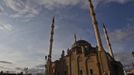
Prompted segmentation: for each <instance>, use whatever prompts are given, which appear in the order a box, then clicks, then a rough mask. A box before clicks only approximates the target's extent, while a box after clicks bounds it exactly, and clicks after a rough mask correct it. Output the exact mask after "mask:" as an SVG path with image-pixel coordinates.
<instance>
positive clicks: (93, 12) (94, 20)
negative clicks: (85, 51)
mask: <svg viewBox="0 0 134 75" xmlns="http://www.w3.org/2000/svg"><path fill="white" fill-rule="evenodd" d="M88 1H89V5H90V7H89V9H90V16H91V19H92V24H93V27H94V31H95V36H96V40H97V45H98V49H99V51H104V49H103V46H102V42H101V37H100V33H99V28H98V23H97V20H96V15H95V11H94V6H93V2H92V0H88Z"/></svg>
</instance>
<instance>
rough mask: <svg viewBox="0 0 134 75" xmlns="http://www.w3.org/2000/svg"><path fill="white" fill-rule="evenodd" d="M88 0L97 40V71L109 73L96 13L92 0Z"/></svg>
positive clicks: (104, 74) (102, 74) (101, 73)
mask: <svg viewBox="0 0 134 75" xmlns="http://www.w3.org/2000/svg"><path fill="white" fill-rule="evenodd" d="M88 1H89V9H90V16H91V19H92V24H93V28H94V32H95V36H96V40H97V45H98V53H97V56H98V57H97V58H98V63H99V66H98V67H99V73H100V75H110V67H109V63H108V59H107V55H106V53H105V51H104V48H103V46H102V41H101V37H100V32H99V28H98V23H97V20H96V14H95V10H94V6H93V2H92V0H88Z"/></svg>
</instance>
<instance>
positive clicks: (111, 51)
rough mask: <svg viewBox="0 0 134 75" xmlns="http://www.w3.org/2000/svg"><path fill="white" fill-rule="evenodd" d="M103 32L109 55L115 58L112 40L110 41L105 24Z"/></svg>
mask: <svg viewBox="0 0 134 75" xmlns="http://www.w3.org/2000/svg"><path fill="white" fill-rule="evenodd" d="M103 31H104V34H105V38H106V43H107V48H108V49H109V53H110V55H111V56H112V57H113V58H114V54H113V50H112V47H111V43H110V39H109V36H108V32H107V28H106V26H105V25H104V24H103Z"/></svg>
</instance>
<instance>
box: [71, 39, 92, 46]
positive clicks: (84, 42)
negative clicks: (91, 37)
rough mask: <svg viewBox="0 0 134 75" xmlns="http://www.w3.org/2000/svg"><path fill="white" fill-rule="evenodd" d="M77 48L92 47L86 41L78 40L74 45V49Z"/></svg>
mask: <svg viewBox="0 0 134 75" xmlns="http://www.w3.org/2000/svg"><path fill="white" fill-rule="evenodd" d="M75 46H90V47H91V44H90V43H88V42H87V41H85V40H78V41H76V42H75V43H74V44H73V47H75Z"/></svg>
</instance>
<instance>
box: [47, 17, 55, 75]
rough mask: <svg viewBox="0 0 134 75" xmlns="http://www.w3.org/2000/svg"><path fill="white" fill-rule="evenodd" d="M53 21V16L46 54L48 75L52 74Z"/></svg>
mask: <svg viewBox="0 0 134 75" xmlns="http://www.w3.org/2000/svg"><path fill="white" fill-rule="evenodd" d="M54 23H55V17H53V20H52V26H51V36H50V45H49V55H48V67H47V68H48V75H52V61H51V58H52V47H53V35H54Z"/></svg>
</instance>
